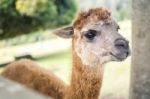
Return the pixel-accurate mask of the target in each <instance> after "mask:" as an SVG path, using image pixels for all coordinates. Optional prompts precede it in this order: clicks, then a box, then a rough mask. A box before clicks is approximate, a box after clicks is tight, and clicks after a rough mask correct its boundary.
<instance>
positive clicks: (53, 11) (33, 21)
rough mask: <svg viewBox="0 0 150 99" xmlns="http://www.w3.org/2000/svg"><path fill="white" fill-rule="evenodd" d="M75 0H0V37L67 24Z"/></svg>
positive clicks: (74, 11)
mask: <svg viewBox="0 0 150 99" xmlns="http://www.w3.org/2000/svg"><path fill="white" fill-rule="evenodd" d="M76 10H77V7H76V1H75V0H0V39H4V38H8V37H12V36H15V35H18V34H23V33H30V32H33V31H37V30H41V29H47V28H55V27H58V26H62V25H66V24H69V23H70V22H71V21H72V19H73V18H74V16H75V14H76Z"/></svg>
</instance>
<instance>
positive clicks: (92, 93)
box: [2, 8, 130, 99]
mask: <svg viewBox="0 0 150 99" xmlns="http://www.w3.org/2000/svg"><path fill="white" fill-rule="evenodd" d="M118 29H119V25H118V24H117V23H116V22H115V21H114V19H112V18H111V14H110V12H109V11H107V10H106V9H103V8H94V9H90V10H89V11H87V12H81V13H79V15H78V16H77V19H76V20H75V21H74V22H73V24H72V25H70V26H67V27H64V28H61V29H58V30H56V31H55V34H56V35H58V36H60V37H63V38H72V57H73V67H72V76H71V77H72V78H71V82H70V85H66V84H65V83H64V82H63V81H61V80H60V79H59V78H57V77H56V76H55V75H54V74H52V73H50V72H47V71H46V70H44V69H41V68H39V67H38V66H37V65H36V64H35V63H34V62H32V61H29V60H20V61H18V62H14V63H12V64H10V65H9V66H8V67H7V68H6V69H5V70H4V71H3V73H2V75H3V76H5V77H7V78H9V79H12V80H14V81H17V82H19V83H22V84H24V85H25V86H27V87H29V88H32V89H35V90H37V91H39V92H41V93H43V94H45V95H48V96H51V97H54V98H55V99H98V98H99V96H100V89H101V85H102V79H103V71H104V65H105V64H106V63H108V62H110V61H123V60H124V59H126V58H127V57H128V56H129V53H130V50H129V45H128V41H127V40H126V39H125V38H124V37H122V36H121V35H120V34H119V33H118Z"/></svg>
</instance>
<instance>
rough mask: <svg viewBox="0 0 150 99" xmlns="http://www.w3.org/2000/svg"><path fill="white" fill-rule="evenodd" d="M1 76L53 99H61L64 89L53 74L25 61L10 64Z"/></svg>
mask: <svg viewBox="0 0 150 99" xmlns="http://www.w3.org/2000/svg"><path fill="white" fill-rule="evenodd" d="M2 75H3V76H4V77H6V78H9V79H11V80H14V81H16V82H19V83H21V84H23V85H25V86H26V87H28V88H31V89H34V90H36V91H38V92H40V93H42V94H45V95H47V96H51V97H54V98H55V99H62V97H63V92H64V90H65V88H66V85H65V84H64V82H63V81H62V80H60V79H59V78H57V77H56V76H55V75H54V74H53V73H51V72H49V71H47V70H45V69H43V68H40V67H39V66H38V64H36V63H34V62H32V61H30V60H27V59H22V60H19V61H16V62H14V63H11V64H10V65H8V66H7V68H6V69H5V70H4V71H3V72H2Z"/></svg>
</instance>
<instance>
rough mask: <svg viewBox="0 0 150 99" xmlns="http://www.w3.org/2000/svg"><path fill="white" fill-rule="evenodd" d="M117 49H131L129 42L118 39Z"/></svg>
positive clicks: (116, 41)
mask: <svg viewBox="0 0 150 99" xmlns="http://www.w3.org/2000/svg"><path fill="white" fill-rule="evenodd" d="M115 47H116V48H118V49H121V48H123V49H129V45H128V41H126V40H124V39H117V40H115Z"/></svg>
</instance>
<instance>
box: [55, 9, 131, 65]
mask: <svg viewBox="0 0 150 99" xmlns="http://www.w3.org/2000/svg"><path fill="white" fill-rule="evenodd" d="M118 29H119V25H118V24H117V23H116V22H115V21H114V20H113V19H112V18H111V17H110V13H109V12H108V11H107V10H104V9H101V8H98V9H91V10H89V11H88V12H84V13H81V14H80V15H79V17H77V19H76V20H75V22H74V24H73V26H69V27H66V28H63V29H61V30H59V31H57V32H56V34H57V35H59V36H61V37H64V38H69V37H72V39H73V45H74V50H75V52H76V53H77V55H78V56H79V57H80V59H81V61H82V63H83V64H84V65H87V66H94V67H95V66H99V65H102V64H104V63H107V62H110V61H122V60H124V59H126V58H127V57H128V55H129V53H130V51H129V45H128V41H127V40H126V39H125V38H124V37H122V36H121V35H120V34H119V33H118Z"/></svg>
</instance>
